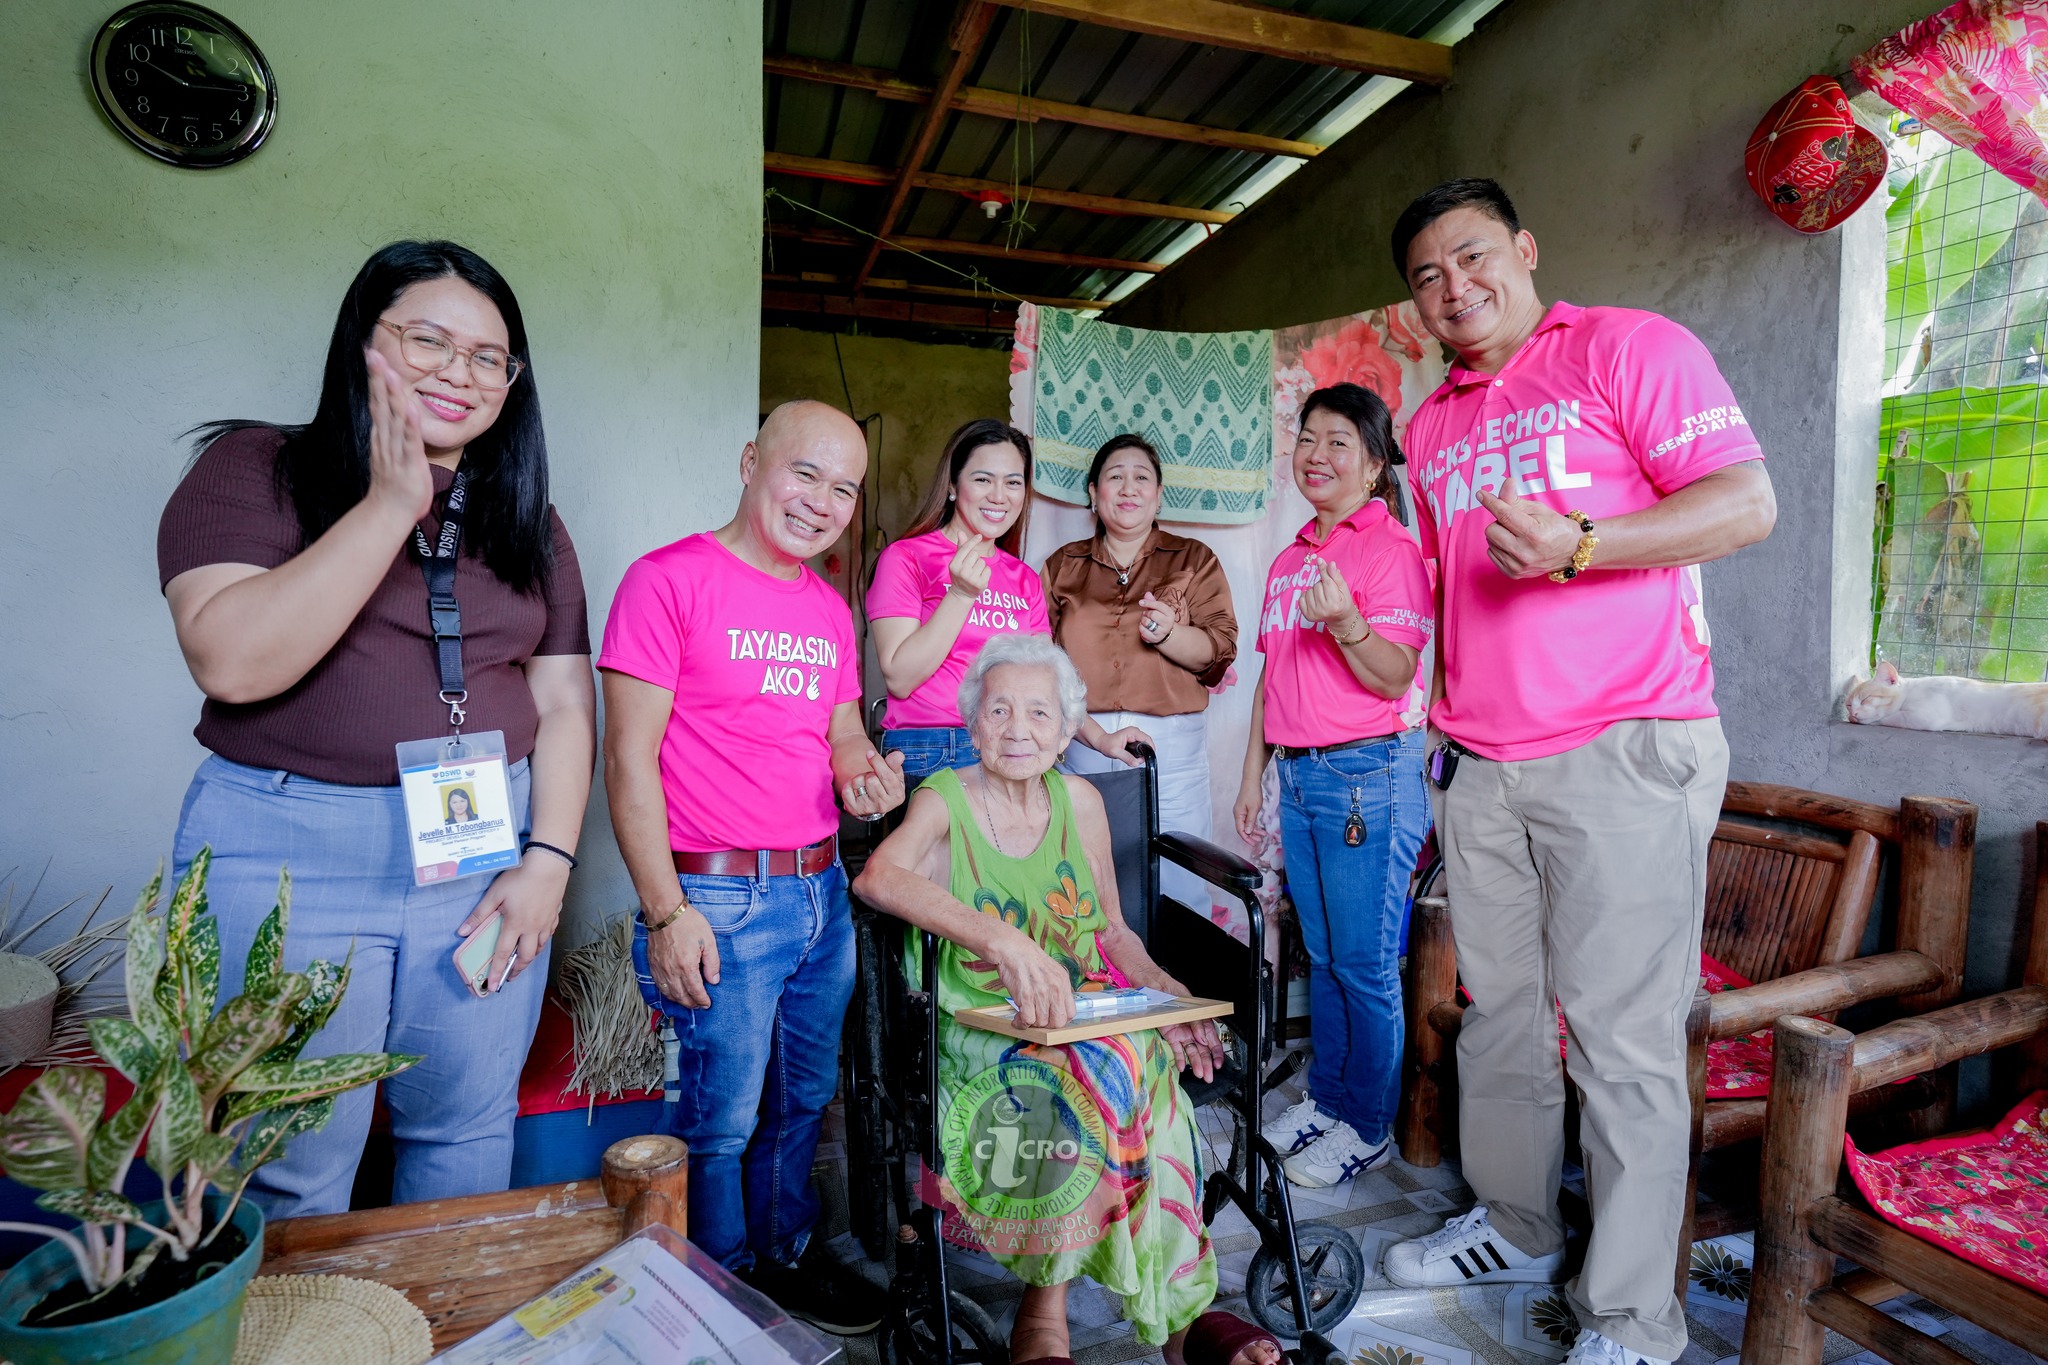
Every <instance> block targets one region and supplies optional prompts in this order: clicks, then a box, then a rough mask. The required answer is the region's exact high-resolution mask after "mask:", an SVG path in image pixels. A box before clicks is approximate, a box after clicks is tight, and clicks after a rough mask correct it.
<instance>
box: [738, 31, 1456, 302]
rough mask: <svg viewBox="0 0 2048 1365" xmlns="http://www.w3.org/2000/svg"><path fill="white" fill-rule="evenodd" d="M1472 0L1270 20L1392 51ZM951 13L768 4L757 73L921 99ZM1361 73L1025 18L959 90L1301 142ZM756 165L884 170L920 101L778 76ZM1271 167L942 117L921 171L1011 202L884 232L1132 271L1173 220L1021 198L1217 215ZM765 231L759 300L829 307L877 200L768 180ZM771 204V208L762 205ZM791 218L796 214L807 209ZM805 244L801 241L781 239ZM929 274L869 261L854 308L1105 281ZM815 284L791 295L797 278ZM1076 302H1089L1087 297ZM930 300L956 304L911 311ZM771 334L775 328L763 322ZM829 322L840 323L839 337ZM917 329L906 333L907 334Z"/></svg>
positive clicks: (1024, 264)
mask: <svg viewBox="0 0 2048 1365" xmlns="http://www.w3.org/2000/svg"><path fill="white" fill-rule="evenodd" d="M1469 2H1470V0H1296V3H1293V4H1283V5H1281V6H1279V7H1281V8H1287V9H1292V10H1295V11H1297V12H1299V13H1303V14H1308V15H1312V16H1314V17H1316V18H1321V19H1328V20H1335V21H1338V22H1342V23H1348V24H1354V25H1358V26H1361V27H1366V28H1373V29H1379V30H1382V31H1385V32H1391V33H1396V34H1400V35H1403V36H1408V37H1420V36H1422V35H1424V34H1427V33H1429V32H1430V31H1431V30H1432V29H1433V28H1435V27H1436V26H1438V25H1439V24H1441V23H1442V22H1444V20H1445V19H1446V18H1448V17H1449V16H1451V15H1452V14H1453V13H1454V12H1455V11H1458V10H1460V9H1461V8H1466V7H1469ZM954 12H955V0H767V8H766V14H765V21H766V22H765V26H764V27H765V33H766V47H767V53H768V55H769V56H770V57H771V58H773V57H777V56H783V57H803V58H817V59H823V60H825V61H829V62H836V63H846V64H851V65H854V66H859V67H867V68H874V69H878V70H881V71H886V72H889V73H892V74H893V75H894V76H896V77H897V78H899V79H901V80H906V81H911V82H915V83H916V84H918V85H921V86H926V87H930V86H933V85H935V84H937V83H938V82H939V80H940V79H941V77H942V75H943V74H944V71H945V69H946V67H947V64H948V62H949V59H950V58H951V55H952V54H951V51H950V49H949V46H948V42H947V35H948V27H949V24H950V23H951V21H952V18H953V15H954ZM1367 79H1369V78H1368V77H1367V76H1365V75H1363V74H1361V73H1359V72H1356V71H1349V70H1342V69H1338V68H1334V67H1327V66H1313V65H1305V64H1302V63H1297V62H1292V61H1287V60H1284V59H1282V58H1279V57H1272V56H1264V55H1260V54H1257V53H1249V52H1243V51H1237V50H1234V49H1230V48H1224V47H1216V46H1209V45H1206V44H1197V43H1189V42H1182V41H1177V40H1173V39H1168V38H1162V37H1155V36H1151V35H1148V34H1140V33H1131V32H1123V31H1119V30H1115V29H1110V28H1103V27H1097V26H1095V25H1092V24H1085V23H1079V22H1075V21H1073V20H1067V19H1058V18H1050V17H1048V16H1046V15H1044V14H1034V13H1032V12H1030V11H1028V10H1019V9H1009V8H1004V9H1001V10H999V11H998V12H997V13H996V16H995V19H994V22H993V25H992V26H991V28H990V30H989V33H988V37H987V39H986V40H985V41H984V42H983V43H982V45H981V48H980V50H979V53H978V55H977V57H976V59H975V61H974V63H973V65H972V67H971V68H970V70H969V73H968V76H967V80H966V84H967V85H968V86H973V87H982V88H984V89H992V90H998V91H1002V92H1006V93H1010V94H1018V95H1028V96H1033V97H1037V98H1039V99H1046V100H1057V101H1061V102H1064V103H1068V104H1076V105H1085V106H1089V107H1090V108H1095V109H1105V110H1112V111H1116V112H1119V113H1131V114H1142V115H1149V116H1151V117H1154V118H1162V119H1171V120H1175V121H1177V122H1183V123H1192V124H1201V125H1206V126H1209V127H1214V128H1222V129H1230V130H1235V131H1240V132H1250V133H1259V134H1264V135H1267V136H1269V137H1281V138H1290V139H1298V138H1301V137H1303V135H1305V134H1306V133H1308V132H1309V131H1310V130H1311V129H1313V128H1315V127H1316V126H1317V124H1318V123H1319V122H1321V121H1322V120H1323V119H1324V118H1325V117H1326V116H1327V115H1328V114H1329V113H1330V112H1331V111H1332V110H1333V109H1335V108H1336V107H1337V106H1338V105H1339V104H1341V103H1342V102H1343V101H1344V100H1345V99H1346V98H1347V97H1349V96H1350V95H1352V94H1353V92H1354V91H1356V90H1357V88H1358V87H1359V85H1360V84H1361V83H1362V82H1364V81H1365V80H1367ZM766 81H767V88H766V105H765V114H766V130H767V150H768V152H770V153H771V154H773V153H786V154H794V155H796V156H800V157H816V158H826V159H829V160H832V161H835V162H845V163H851V164H854V165H858V166H868V167H882V168H887V169H888V170H890V171H893V169H894V168H895V167H897V166H898V165H899V164H900V162H901V160H902V158H903V157H904V155H905V153H906V152H907V151H908V150H909V148H910V144H911V142H912V140H913V139H914V137H915V136H916V132H917V128H918V125H919V121H920V119H921V118H922V116H923V113H924V105H923V104H922V103H916V102H909V101H906V100H902V99H888V98H884V97H882V96H881V95H879V94H877V93H874V92H872V91H870V90H865V89H858V88H849V87H848V86H845V85H837V84H826V83H821V82H818V81H814V80H809V79H799V78H796V77H794V76H789V75H777V74H770V75H768V76H767V77H766ZM1267 160H1268V158H1267V156H1266V155H1264V154H1262V153H1258V152H1250V151H1243V150H1237V149H1233V148H1219V147H1211V146H1204V145H1198V144H1195V143H1190V142H1178V141H1167V140H1162V139H1160V138H1155V137H1151V136H1144V135H1138V134H1132V133H1123V132H1112V131H1107V130H1103V129H1100V128H1092V127H1084V126H1079V125H1076V124H1073V123H1066V122H1054V121H1051V120H1040V121H1038V122H1019V121H1013V120H1011V119H1007V118H997V117H993V116H990V115H987V114H982V113H973V112H968V111H964V110H955V111H953V112H952V113H950V114H949V115H948V116H947V118H946V120H945V123H944V125H943V126H942V128H941V129H940V131H939V133H938V136H937V139H936V141H935V142H934V143H933V144H932V149H931V152H930V154H929V155H928V156H927V157H926V158H925V160H924V163H923V167H922V169H924V170H926V171H929V172H937V173H940V174H945V175H953V176H964V177H971V178H975V179H980V180H989V181H998V182H1002V183H1003V184H1004V185H1006V186H1015V187H1016V196H1015V197H1016V203H1015V205H1014V207H1013V208H1012V209H1005V210H1004V211H1003V213H1002V216H1001V218H1000V219H999V220H997V221H990V220H989V219H987V218H985V217H984V216H983V213H982V210H981V206H980V205H978V204H976V203H974V202H972V201H971V200H970V199H969V198H968V197H967V196H966V195H964V194H962V193H960V192H958V191H955V190H942V189H931V188H922V189H914V190H912V191H911V196H910V199H909V200H908V202H907V203H906V204H905V206H904V210H903V213H902V215H901V216H900V218H899V220H898V222H897V225H896V227H895V230H894V234H893V235H898V236H911V237H925V238H940V239H947V240H954V241H965V242H974V243H999V244H1004V245H1007V246H1010V247H1023V248H1028V249H1033V250H1038V251H1054V252H1062V253H1071V254H1079V255H1086V256H1093V257H1107V258H1114V259H1118V260H1138V261H1143V260H1148V259H1150V257H1151V255H1152V253H1154V252H1156V251H1158V250H1159V249H1161V248H1162V247H1163V246H1164V245H1165V244H1166V243H1167V242H1168V241H1170V240H1171V239H1173V238H1174V237H1176V236H1178V235H1179V234H1180V233H1181V232H1183V231H1184V230H1185V229H1186V227H1187V225H1186V223H1185V222H1175V221H1168V220H1163V219H1157V218H1148V217H1125V216H1113V215H1110V214H1104V213H1097V212H1091V211H1087V210H1084V209H1079V208H1071V207H1057V206H1052V205H1047V204H1044V203H1034V202H1033V201H1032V197H1031V196H1032V190H1033V189H1034V188H1037V189H1042V190H1067V191H1076V192H1079V193H1083V194H1089V195H1101V196H1109V197H1113V198H1118V199H1130V200H1142V201H1150V202H1156V203H1167V204H1176V205H1182V206H1187V207H1196V208H1228V207H1230V206H1229V205H1228V204H1227V203H1223V202H1220V201H1222V200H1224V199H1225V197H1226V196H1227V195H1228V194H1229V193H1230V192H1231V191H1232V190H1233V189H1234V188H1235V187H1236V186H1238V185H1241V184H1242V183H1243V182H1244V181H1245V179H1246V177H1247V176H1249V175H1251V174H1252V173H1253V172H1254V171H1255V170H1256V169H1258V168H1259V167H1260V166H1261V165H1263V164H1264V163H1265V162H1266V161H1267ZM767 183H768V185H769V187H770V191H771V193H770V195H769V202H768V206H767V215H768V218H769V220H770V222H771V223H772V224H775V225H778V226H779V227H780V228H781V231H780V232H778V233H771V236H770V237H769V240H768V246H767V255H766V262H767V274H768V276H769V279H770V284H769V289H770V290H771V291H777V290H783V291H787V290H809V291H812V292H816V293H822V294H829V293H831V292H833V290H834V289H835V288H836V289H838V291H839V292H840V293H842V294H843V293H844V292H845V286H844V284H843V283H841V284H837V285H835V284H833V283H832V282H831V281H834V280H837V281H842V282H843V281H845V280H847V279H848V278H849V277H851V276H852V275H853V273H854V272H855V271H856V269H857V268H858V266H859V264H860V261H861V259H862V258H863V256H864V254H865V248H866V245H867V243H866V241H865V239H860V238H858V237H854V238H853V239H852V240H851V241H847V242H844V243H835V242H832V241H829V240H820V238H821V237H829V236H830V235H832V234H835V233H837V234H840V235H841V236H842V237H843V236H845V235H847V228H846V227H842V226H841V224H845V225H849V226H850V227H852V228H855V229H859V230H865V231H873V230H874V229H875V228H876V227H877V226H878V225H879V221H880V218H881V216H882V214H883V211H884V208H885V206H886V204H887V203H888V198H889V187H888V185H886V184H882V185H859V184H845V183H835V182H833V181H829V180H820V179H815V178H810V177H806V176H797V175H791V174H785V173H781V172H778V171H776V170H773V169H772V168H771V170H770V172H769V174H768V180H767ZM778 194H779V195H781V196H786V197H787V200H788V201H793V202H784V201H780V200H778V198H777V195H778ZM797 205H805V206H808V209H814V210H817V212H815V213H813V212H809V211H807V209H804V208H799V207H797ZM797 233H803V234H805V235H803V236H799V235H794V234H797ZM939 259H940V260H942V261H943V262H944V265H945V266H949V267H952V269H951V270H948V269H945V268H943V267H941V266H939V265H936V264H934V263H933V262H931V261H927V260H922V259H919V258H918V257H917V256H915V255H911V254H908V253H904V252H896V251H891V252H885V253H884V254H883V256H882V258H881V260H880V261H879V262H878V263H877V265H876V267H875V270H874V280H871V281H870V282H869V287H868V292H869V293H871V294H876V295H879V296H885V297H898V298H902V297H906V296H905V295H904V294H903V293H901V292H900V291H890V290H888V289H886V288H884V287H883V286H881V285H878V284H876V283H875V280H900V281H905V282H908V283H914V284H918V285H923V286H927V287H953V288H972V287H974V285H973V283H972V281H971V280H966V279H963V278H961V275H960V274H958V273H954V272H965V273H967V274H969V275H973V274H976V273H978V274H979V275H980V276H981V277H982V278H984V279H986V280H987V281H988V282H989V283H991V284H993V285H995V286H996V287H998V288H999V289H1001V290H1004V291H1008V292H1009V293H1011V294H1017V295H1024V296H1032V297H1052V298H1065V297H1073V296H1075V295H1077V294H1080V293H1081V292H1082V291H1084V290H1090V289H1092V290H1094V291H1097V292H1099V291H1100V290H1102V289H1105V288H1107V287H1108V285H1109V284H1112V283H1114V282H1115V279H1116V278H1117V277H1116V276H1105V275H1104V274H1103V273H1102V272H1100V271H1097V270H1095V269H1092V268H1090V267H1086V266H1074V265H1054V264H1044V263H1036V262H1029V261H1020V260H1015V259H1007V258H990V257H967V256H941V257H939ZM805 276H810V277H812V278H811V279H809V280H806V279H805V278H804V277H805ZM1090 296H1091V297H1092V296H1093V294H1090ZM923 297H924V298H926V300H927V301H930V302H953V303H970V302H972V300H971V299H950V300H949V299H947V298H946V296H943V295H925V296H923ZM775 320H776V321H778V322H781V321H788V320H790V319H788V318H787V317H784V316H780V315H778V316H776V318H775ZM828 325H834V326H839V325H843V323H831V324H828ZM913 330H915V329H913Z"/></svg>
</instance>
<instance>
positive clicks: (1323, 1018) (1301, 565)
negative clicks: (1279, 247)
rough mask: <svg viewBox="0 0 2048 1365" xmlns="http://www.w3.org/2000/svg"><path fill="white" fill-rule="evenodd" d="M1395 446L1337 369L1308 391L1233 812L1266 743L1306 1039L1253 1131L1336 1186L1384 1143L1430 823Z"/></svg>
mask: <svg viewBox="0 0 2048 1365" xmlns="http://www.w3.org/2000/svg"><path fill="white" fill-rule="evenodd" d="M1402 458H1403V457H1402V455H1401V450H1400V447H1399V446H1397V445H1396V444H1395V443H1394V431H1393V418H1392V416H1391V415H1390V414H1389V413H1388V411H1387V405H1386V404H1385V403H1383V402H1381V401H1380V398H1379V396H1378V395H1377V394H1375V393H1373V392H1372V391H1371V390H1369V389H1365V388H1362V387H1360V386H1359V385H1357V384H1336V385H1332V386H1331V387H1329V388H1325V389H1317V390H1316V391H1315V392H1314V393H1312V394H1310V395H1309V397H1308V401H1307V402H1306V403H1305V404H1303V405H1302V410H1301V434H1300V436H1299V437H1298V438H1297V439H1296V441H1295V446H1294V482H1295V486H1296V487H1298V488H1299V489H1300V490H1301V494H1302V496H1303V497H1304V498H1307V499H1308V501H1309V505H1310V506H1312V507H1314V508H1315V511H1316V515H1315V519H1314V520H1313V521H1311V522H1309V523H1308V524H1307V525H1306V526H1303V527H1302V528H1301V531H1300V532H1299V534H1297V535H1296V536H1295V538H1294V541H1293V543H1292V544H1290V545H1288V546H1287V548H1286V549H1284V550H1282V551H1281V552H1280V554H1279V556H1278V557H1277V558H1275V559H1274V561H1273V567H1272V569H1271V570H1270V571H1269V572H1268V573H1267V576H1266V598H1265V606H1264V609H1263V610H1262V611H1261V612H1260V615H1259V652H1260V653H1261V654H1264V655H1265V656H1266V666H1265V670H1264V672H1263V673H1262V674H1261V675H1260V678H1259V685H1258V690H1257V692H1256V693H1255V694H1254V696H1253V700H1252V731H1251V740H1250V742H1249V743H1248V744H1247V745H1246V748H1245V759H1244V781H1243V784H1242V786H1241V787H1240V789H1239V791H1238V797H1237V827H1238V832H1239V833H1240V834H1242V835H1243V836H1244V838H1245V840H1246V841H1247V842H1251V841H1252V840H1253V837H1254V835H1255V833H1256V831H1257V828H1258V822H1259V812H1260V807H1261V805H1262V794H1263V788H1264V781H1265V773H1266V763H1267V760H1268V759H1269V758H1272V757H1277V758H1278V759H1279V760H1280V765H1279V778H1280V843H1281V848H1282V850H1283V851H1284V853H1285V854H1286V859H1287V889H1288V894H1289V895H1290V896H1291V897H1292V898H1293V901H1294V910H1295V915H1296V917H1297V918H1298V920H1299V922H1300V924H1301V937H1302V944H1303V946H1304V947H1305V948H1306V949H1307V950H1308V958H1309V1032H1310V1036H1311V1037H1312V1038H1313V1039H1314V1042H1315V1056H1314V1060H1313V1061H1312V1062H1311V1064H1310V1066H1309V1072H1308V1090H1307V1093H1306V1094H1305V1095H1304V1096H1303V1097H1302V1100H1301V1102H1300V1103H1299V1104H1296V1105H1294V1106H1293V1107H1291V1108H1290V1109H1288V1110H1287V1112H1286V1113H1284V1114H1282V1115H1281V1116H1280V1117H1279V1118H1278V1119H1276V1120H1274V1121H1273V1122H1272V1123H1269V1124H1268V1125H1266V1128H1265V1135H1266V1139H1267V1140H1268V1141H1270V1142H1271V1143H1273V1145H1274V1146H1275V1147H1276V1148H1277V1149H1279V1150H1280V1151H1281V1152H1283V1153H1291V1155H1289V1156H1288V1157H1287V1160H1286V1162H1285V1163H1284V1169H1285V1170H1286V1172H1287V1177H1288V1179H1290V1180H1292V1181H1294V1182H1295V1183H1296V1184H1298V1185H1310V1186H1330V1185H1336V1184H1338V1183H1340V1182H1342V1181H1346V1180H1349V1179H1351V1178H1352V1177H1353V1176H1357V1175H1360V1174H1363V1173H1364V1172H1366V1171H1370V1170H1372V1169H1374V1168H1375V1167H1378V1166H1382V1165H1385V1164H1386V1163H1387V1162H1388V1161H1389V1160H1390V1159H1392V1156H1393V1138H1392V1132H1391V1130H1392V1126H1393V1120H1394V1106H1395V1102H1396V1100H1397V1099H1398V1097H1399V1094H1400V1067H1401V1042H1402V1028H1401V980H1400V975H1399V971H1398V958H1399V954H1400V944H1401V921H1402V912H1403V911H1404V910H1405V908H1406V906H1407V898H1408V879H1409V874H1410V873H1411V872H1412V871H1413V870H1414V867H1415V857H1416V854H1417V852H1418V851H1419V850H1420V849H1421V846H1422V838H1423V834H1424V833H1425V832H1426V831H1427V830H1428V828H1429V797H1428V795H1427V793H1426V791H1425V790H1424V787H1423V782H1422V755H1423V747H1424V746H1423V741H1422V733H1421V731H1419V730H1410V729H1409V728H1408V725H1407V722H1406V720H1405V719H1404V718H1403V715H1402V711H1403V707H1402V701H1403V699H1404V698H1405V697H1406V696H1407V695H1408V694H1409V692H1410V691H1411V690H1412V689H1414V688H1415V687H1416V686H1417V685H1418V660H1419V657H1420V655H1421V651H1422V649H1423V647H1424V646H1425V645H1427V644H1428V643H1429V635H1430V629H1431V617H1432V610H1431V599H1430V589H1429V577H1428V574H1427V573H1426V572H1425V571H1424V569H1423V566H1422V553H1421V551H1420V550H1418V549H1417V548H1416V545H1415V541H1414V540H1413V539H1412V538H1411V537H1410V536H1409V535H1408V533H1407V532H1406V531H1405V530H1403V529H1402V527H1401V525H1399V524H1398V523H1397V520H1396V519H1397V518H1403V509H1402V507H1401V490H1400V485H1399V484H1397V483H1396V482H1395V480H1394V472H1393V466H1394V465H1396V464H1399V463H1402ZM1403 519H1405V518H1403Z"/></svg>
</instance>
